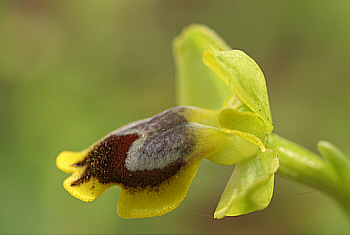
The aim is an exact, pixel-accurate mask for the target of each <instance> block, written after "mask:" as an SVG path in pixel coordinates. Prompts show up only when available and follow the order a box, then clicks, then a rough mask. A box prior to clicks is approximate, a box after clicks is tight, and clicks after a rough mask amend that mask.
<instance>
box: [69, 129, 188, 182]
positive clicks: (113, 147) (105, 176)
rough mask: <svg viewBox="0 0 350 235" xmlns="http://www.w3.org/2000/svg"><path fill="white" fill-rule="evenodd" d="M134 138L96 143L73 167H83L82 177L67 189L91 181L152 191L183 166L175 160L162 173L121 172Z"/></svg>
mask: <svg viewBox="0 0 350 235" xmlns="http://www.w3.org/2000/svg"><path fill="white" fill-rule="evenodd" d="M138 138H139V137H138V135H137V134H131V135H122V136H115V135H112V136H110V137H108V138H107V139H105V140H103V141H102V142H100V143H99V144H98V145H96V146H95V147H94V149H93V150H92V151H91V152H90V153H89V154H88V156H87V157H86V158H85V159H84V160H83V161H82V162H79V163H76V164H75V165H76V166H86V168H85V171H84V173H83V174H82V176H81V177H80V178H79V179H78V180H76V181H74V182H73V183H72V184H71V186H76V185H81V184H83V183H85V182H88V181H89V180H90V179H91V177H95V178H96V179H98V181H99V182H100V183H101V184H107V183H118V184H122V185H123V186H124V187H125V188H138V187H141V188H146V187H147V186H150V187H155V186H158V185H160V184H161V183H162V182H164V181H166V180H168V179H169V178H171V177H172V176H174V175H175V174H176V172H178V171H179V170H180V168H181V167H182V166H183V165H184V164H185V162H184V161H183V159H181V158H179V159H178V160H177V161H175V162H174V163H173V164H171V165H169V166H167V167H166V168H164V169H156V170H151V171H148V170H145V171H129V170H127V169H126V168H125V165H124V164H125V158H126V154H127V151H128V149H129V147H130V145H131V144H132V143H133V142H134V141H135V140H136V139H138Z"/></svg>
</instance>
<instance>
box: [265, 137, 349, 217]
mask: <svg viewBox="0 0 350 235" xmlns="http://www.w3.org/2000/svg"><path fill="white" fill-rule="evenodd" d="M266 147H267V148H269V149H272V150H274V151H275V152H277V153H278V157H279V160H280V167H279V170H278V171H277V173H278V174H279V175H281V176H282V177H285V178H287V179H291V180H294V181H297V182H300V183H302V184H306V185H308V186H311V187H313V188H317V189H319V190H321V191H323V192H325V193H327V194H328V195H330V196H332V197H333V198H335V199H336V200H337V202H338V203H339V204H340V205H341V206H342V208H343V209H344V210H345V212H346V214H347V215H348V216H349V219H350V161H349V159H348V158H347V157H346V156H345V155H344V154H343V153H342V152H341V151H340V150H339V149H338V148H337V147H335V146H334V145H332V144H330V143H328V142H325V141H320V142H319V144H318V149H319V151H320V152H321V154H322V156H323V157H324V158H322V157H321V156H319V155H317V154H315V153H312V152H311V151H309V150H307V149H306V148H304V147H302V146H300V145H298V144H296V143H293V142H291V141H289V140H287V139H285V138H282V137H280V136H278V135H276V134H270V135H269V136H268V140H267V143H266Z"/></svg>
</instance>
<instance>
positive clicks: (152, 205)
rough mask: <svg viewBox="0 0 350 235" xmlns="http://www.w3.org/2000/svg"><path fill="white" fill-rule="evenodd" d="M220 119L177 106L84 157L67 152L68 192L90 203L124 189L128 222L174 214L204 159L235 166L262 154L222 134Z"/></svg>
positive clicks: (122, 208) (121, 207) (122, 204)
mask: <svg viewBox="0 0 350 235" xmlns="http://www.w3.org/2000/svg"><path fill="white" fill-rule="evenodd" d="M217 114H218V111H212V110H206V109H199V108H195V107H175V108H172V109H169V110H167V111H164V112H162V113H160V114H158V115H156V116H154V117H152V118H149V119H145V120H142V121H138V122H135V123H131V124H129V125H127V126H125V127H122V128H120V129H118V130H116V131H114V132H112V133H110V134H109V135H107V136H106V137H104V138H103V139H101V140H100V141H98V142H97V143H96V144H94V145H93V146H91V147H90V148H88V149H87V150H84V151H82V152H78V153H76V152H67V151H65V152H62V153H61V154H60V155H59V156H58V157H57V160H56V163H57V166H58V167H59V168H60V169H61V170H63V171H65V172H67V173H72V176H70V177H69V178H68V179H66V180H65V181H64V188H65V189H66V190H67V191H68V192H69V193H71V194H72V195H73V196H74V197H76V198H78V199H80V200H82V201H86V202H89V201H92V200H94V199H96V198H97V197H98V196H100V195H101V194H102V193H103V192H104V191H105V190H106V189H107V188H109V187H111V186H114V185H119V186H121V187H122V192H121V196H120V199H119V203H118V214H119V215H120V216H121V217H123V218H128V219H131V218H144V217H154V216H160V215H163V214H165V213H167V212H170V211H172V210H174V209H175V208H176V207H177V206H178V205H179V204H180V203H181V201H182V200H183V199H184V198H185V196H186V194H187V191H188V189H189V187H190V184H191V182H192V180H193V178H194V176H195V174H196V172H197V170H198V166H199V163H200V161H201V160H202V159H204V158H206V157H208V156H210V155H213V156H215V157H218V156H220V155H221V156H226V157H228V158H230V159H231V163H232V164H234V163H237V162H240V161H243V160H245V159H247V158H250V157H252V156H254V155H256V153H257V152H258V151H259V147H258V146H257V145H256V144H254V143H252V142H251V141H248V140H246V139H245V138H243V137H241V136H239V135H234V134H229V133H225V132H223V131H221V129H220V128H219V120H218V115H217Z"/></svg>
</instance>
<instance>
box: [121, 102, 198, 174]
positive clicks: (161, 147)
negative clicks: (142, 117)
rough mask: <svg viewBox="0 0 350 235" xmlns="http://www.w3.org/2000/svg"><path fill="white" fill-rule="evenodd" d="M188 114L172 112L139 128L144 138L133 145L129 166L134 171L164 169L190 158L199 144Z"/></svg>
mask: <svg viewBox="0 0 350 235" xmlns="http://www.w3.org/2000/svg"><path fill="white" fill-rule="evenodd" d="M184 112H185V110H184V109H183V108H176V109H171V110H168V111H165V112H163V113H160V114H158V115H156V116H155V117H153V118H151V119H149V120H148V121H147V124H148V125H144V124H146V123H144V124H141V125H139V126H138V127H137V129H139V130H140V131H138V134H139V135H140V138H139V139H138V140H136V141H135V142H134V143H133V144H132V145H131V146H130V149H129V151H128V153H127V157H126V159H125V167H126V168H127V169H128V170H130V171H142V170H155V169H162V168H164V167H166V166H168V165H170V164H172V163H173V162H175V161H177V160H178V159H179V158H180V159H184V158H186V157H187V156H188V155H189V154H190V153H191V152H192V150H193V147H194V145H195V134H194V128H193V126H192V124H191V123H190V122H188V121H187V119H186V118H185V116H184Z"/></svg>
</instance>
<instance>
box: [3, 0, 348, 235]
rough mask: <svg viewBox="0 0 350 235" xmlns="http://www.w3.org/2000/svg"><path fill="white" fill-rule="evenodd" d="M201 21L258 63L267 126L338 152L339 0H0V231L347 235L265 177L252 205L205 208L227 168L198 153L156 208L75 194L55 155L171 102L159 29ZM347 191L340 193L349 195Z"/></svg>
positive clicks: (336, 213) (313, 205)
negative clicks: (231, 209) (171, 202)
mask: <svg viewBox="0 0 350 235" xmlns="http://www.w3.org/2000/svg"><path fill="white" fill-rule="evenodd" d="M191 23H201V24H206V25H208V26H209V27H211V28H213V29H215V30H216V31H217V32H218V33H219V34H220V35H221V36H222V37H223V38H224V39H225V40H226V41H227V43H228V44H229V45H231V46H232V47H233V48H238V49H241V50H244V51H245V52H246V53H248V54H249V55H250V56H252V57H253V58H254V59H255V60H256V61H257V62H258V64H259V65H260V66H261V68H262V70H263V71H264V73H265V75H266V79H267V84H268V89H269V94H270V101H271V109H272V114H273V118H274V124H275V132H276V133H278V134H280V135H282V136H284V137H287V138H289V139H291V140H293V141H295V142H298V143H301V144H303V145H304V146H306V147H308V148H310V149H311V150H313V151H316V143H317V141H318V140H320V139H325V140H329V141H331V142H333V143H334V144H336V145H338V146H339V147H340V148H341V149H342V150H344V152H346V153H347V154H350V145H349V143H350V135H349V131H350V120H349V118H348V117H349V114H350V111H349V110H350V92H349V88H350V80H349V78H350V66H349V65H350V27H349V26H350V1H207V0H196V1H186V0H184V1H141V0H139V1H126V0H125V1H29V0H26V1H6V0H2V1H0V109H1V112H0V128H1V129H0V130H1V135H0V138H1V141H0V150H1V155H0V156H1V165H0V169H1V170H0V182H1V187H0V192H1V193H0V208H1V213H0V233H2V234H4V233H35V234H38V233H45V234H47V233H56V234H58V233H59V234H63V233H82V234H86V233H99V234H101V233H177V234H182V233H211V234H212V233H221V234H222V233H250V234H251V233H265V234H267V233H289V234H291V233H313V234H314V233H331V234H334V233H350V223H349V220H347V219H346V218H345V217H344V214H343V213H342V211H341V209H340V208H339V207H338V206H337V205H336V204H335V203H334V201H333V200H332V199H330V198H328V197H327V196H325V195H323V194H321V193H319V192H318V191H316V190H314V189H311V188H308V187H306V186H302V185H299V184H295V183H293V182H290V181H287V180H285V179H283V178H280V177H277V179H276V185H275V194H274V197H273V200H272V203H271V205H270V206H269V207H268V208H267V209H266V210H263V211H259V212H255V213H251V214H248V215H244V216H240V217H231V218H225V219H223V220H214V219H213V218H212V214H213V212H214V210H215V206H216V204H217V202H218V200H219V197H220V194H221V192H222V191H223V188H224V186H225V184H226V181H227V180H228V178H229V176H230V174H231V171H232V167H224V166H218V165H215V164H213V163H211V162H209V161H207V160H204V161H203V162H202V164H201V166H200V168H199V172H198V174H197V176H196V178H195V180H194V181H193V184H192V186H191V188H190V190H189V194H188V196H187V198H186V199H185V200H184V202H183V203H182V204H181V205H180V207H178V208H177V209H176V210H175V211H173V212H171V213H169V214H166V215H164V216H162V217H157V218H149V219H135V220H124V219H121V218H120V217H118V215H117V212H116V206H117V202H118V197H119V189H118V188H116V187H115V188H112V189H110V190H109V191H108V192H106V193H105V194H104V195H102V196H101V197H100V198H98V199H97V200H96V201H94V202H91V203H84V202H81V201H79V200H78V199H75V198H73V197H72V196H71V195H70V194H68V193H67V192H66V191H65V190H64V189H63V186H62V182H63V180H64V179H65V178H66V177H68V174H66V173H64V172H61V171H59V170H58V169H57V168H56V166H55V158H56V156H57V154H58V153H59V152H60V151H63V150H74V151H78V150H82V149H85V148H86V147H88V146H89V145H90V144H92V143H94V142H95V141H96V140H98V139H100V138H101V137H103V136H104V135H106V134H107V133H109V132H110V131H113V130H114V129H117V128H118V127H120V126H122V125H124V124H126V123H129V122H131V121H135V120H138V119H141V118H145V117H149V116H152V115H154V114H156V113H158V112H161V111H163V110H165V109H167V108H169V107H172V106H174V105H175V104H176V100H175V86H174V84H175V81H174V77H175V70H174V62H173V58H172V52H171V42H172V39H173V38H174V37H175V36H176V35H178V34H179V33H180V32H181V30H182V28H183V27H185V26H187V25H189V24H191ZM349 203H350V202H349Z"/></svg>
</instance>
